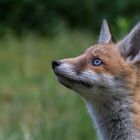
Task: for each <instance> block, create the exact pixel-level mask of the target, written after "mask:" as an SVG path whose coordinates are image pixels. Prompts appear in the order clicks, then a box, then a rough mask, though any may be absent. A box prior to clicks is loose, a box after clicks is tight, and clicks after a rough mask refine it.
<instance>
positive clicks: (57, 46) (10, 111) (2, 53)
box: [0, 31, 96, 140]
mask: <svg viewBox="0 0 140 140" xmlns="http://www.w3.org/2000/svg"><path fill="white" fill-rule="evenodd" d="M93 40H94V37H93V36H92V35H90V34H88V33H81V32H76V31H75V32H69V33H63V32H62V33H60V34H59V35H58V36H55V37H53V38H41V37H37V36H33V35H28V36H26V37H23V38H20V39H17V38H15V37H14V36H11V35H9V36H7V37H5V38H3V39H1V40H0V124H1V125H0V140H85V139H86V140H91V139H92V140H96V134H95V129H94V128H93V126H92V122H91V120H90V117H89V115H88V113H87V109H86V107H85V104H84V102H83V101H82V99H81V98H80V97H79V96H78V94H75V93H74V92H73V91H70V90H68V89H66V88H65V87H63V86H62V85H60V84H59V83H58V82H57V81H56V79H55V76H54V74H53V72H52V69H51V61H52V60H53V59H61V58H66V57H74V56H76V55H78V54H79V53H80V52H82V51H83V50H84V49H85V48H87V47H88V46H89V45H91V44H92V43H93Z"/></svg>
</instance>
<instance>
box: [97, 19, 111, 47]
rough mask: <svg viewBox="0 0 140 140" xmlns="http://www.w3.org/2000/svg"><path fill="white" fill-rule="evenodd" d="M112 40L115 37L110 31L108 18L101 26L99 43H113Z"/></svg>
mask: <svg viewBox="0 0 140 140" xmlns="http://www.w3.org/2000/svg"><path fill="white" fill-rule="evenodd" d="M111 42H113V38H112V35H111V33H110V30H109V26H108V23H107V20H105V19H104V20H103V22H102V27H101V31H100V35H99V40H98V43H99V44H107V43H111Z"/></svg>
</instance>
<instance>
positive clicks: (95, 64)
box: [91, 58, 103, 66]
mask: <svg viewBox="0 0 140 140" xmlns="http://www.w3.org/2000/svg"><path fill="white" fill-rule="evenodd" d="M102 63H103V62H102V60H101V59H100V58H95V59H94V60H92V61H91V64H92V65H93V66H100V65H101V64H102Z"/></svg>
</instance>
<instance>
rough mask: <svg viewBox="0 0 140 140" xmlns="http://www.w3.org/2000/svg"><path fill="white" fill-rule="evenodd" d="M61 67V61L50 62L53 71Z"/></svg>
mask: <svg viewBox="0 0 140 140" xmlns="http://www.w3.org/2000/svg"><path fill="white" fill-rule="evenodd" d="M59 65H61V61H59V60H55V61H52V68H53V69H55V67H57V66H59Z"/></svg>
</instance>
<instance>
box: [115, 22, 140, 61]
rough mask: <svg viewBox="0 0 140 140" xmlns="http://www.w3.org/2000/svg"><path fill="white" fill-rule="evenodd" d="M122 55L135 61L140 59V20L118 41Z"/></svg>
mask: <svg viewBox="0 0 140 140" xmlns="http://www.w3.org/2000/svg"><path fill="white" fill-rule="evenodd" d="M118 46H119V49H120V52H121V55H122V56H123V57H124V58H125V59H129V60H130V61H133V62H138V61H140V22H139V23H138V24H137V25H136V26H135V27H134V28H133V29H132V31H131V32H130V33H129V34H128V35H127V36H126V37H125V38H124V39H123V40H122V41H120V42H119V43H118Z"/></svg>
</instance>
